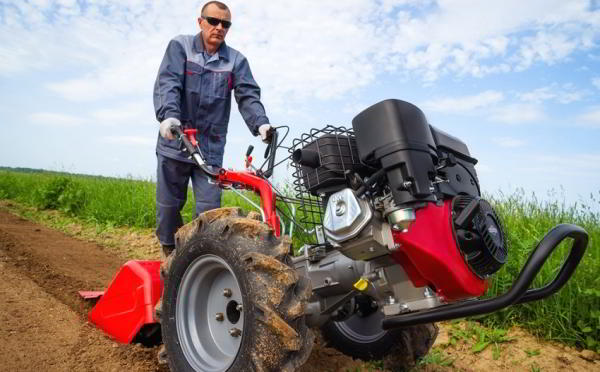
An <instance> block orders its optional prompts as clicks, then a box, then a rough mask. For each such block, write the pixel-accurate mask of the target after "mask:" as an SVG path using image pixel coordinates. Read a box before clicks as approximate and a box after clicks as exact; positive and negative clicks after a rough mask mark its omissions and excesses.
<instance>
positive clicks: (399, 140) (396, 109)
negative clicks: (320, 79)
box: [352, 99, 437, 204]
mask: <svg viewBox="0 0 600 372" xmlns="http://www.w3.org/2000/svg"><path fill="white" fill-rule="evenodd" d="M352 127H353V129H354V133H355V135H356V144H357V147H358V153H359V155H360V159H361V161H363V162H364V163H365V164H368V165H370V166H373V167H376V168H384V169H385V170H386V171H387V172H386V174H387V178H388V181H389V185H390V188H391V189H392V194H393V196H394V200H395V201H396V203H397V204H404V203H410V202H418V201H434V200H435V196H434V195H433V193H432V190H431V185H432V181H434V179H435V175H436V170H435V163H437V152H436V146H435V142H434V139H433V135H432V133H431V129H430V128H429V124H427V119H426V118H425V115H424V114H423V112H422V111H421V110H420V109H419V108H418V107H417V106H415V105H413V104H411V103H408V102H405V101H400V100H397V99H388V100H385V101H381V102H379V103H377V104H375V105H373V106H371V107H369V108H367V109H366V110H364V111H363V112H361V113H360V114H358V115H357V116H356V117H355V118H354V119H353V120H352Z"/></svg>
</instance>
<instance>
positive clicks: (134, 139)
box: [102, 136, 156, 146]
mask: <svg viewBox="0 0 600 372" xmlns="http://www.w3.org/2000/svg"><path fill="white" fill-rule="evenodd" d="M102 141H103V142H106V143H111V144H117V145H139V146H154V145H156V138H148V137H140V136H106V137H102Z"/></svg>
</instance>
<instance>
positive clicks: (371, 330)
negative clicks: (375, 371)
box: [321, 297, 438, 371]
mask: <svg viewBox="0 0 600 372" xmlns="http://www.w3.org/2000/svg"><path fill="white" fill-rule="evenodd" d="M362 300H364V298H363V299H362ZM370 304H371V301H370V300H366V301H361V299H360V297H357V305H358V307H359V311H357V312H356V313H355V314H354V315H352V316H351V317H350V318H348V319H347V320H345V321H341V322H335V321H332V320H330V321H328V322H327V323H325V324H324V325H323V326H322V327H321V333H322V335H323V338H324V340H325V342H326V344H327V346H331V347H333V348H335V349H337V350H339V351H341V352H342V353H344V354H346V355H348V356H351V357H353V358H359V359H362V360H365V361H369V360H382V359H383V361H384V367H385V368H386V369H389V370H392V371H403V370H408V369H410V368H412V367H413V366H414V365H415V364H416V362H417V361H418V360H419V359H421V358H422V357H424V356H425V355H426V354H427V353H428V352H429V349H430V348H431V346H432V345H433V342H434V341H435V339H436V337H437V334H438V328H437V326H436V325H435V324H433V323H430V324H422V325H417V326H412V327H407V328H398V329H391V330H383V329H382V328H381V320H382V319H383V317H384V315H383V313H382V312H381V311H378V310H377V309H373V308H372V307H371V305H370Z"/></svg>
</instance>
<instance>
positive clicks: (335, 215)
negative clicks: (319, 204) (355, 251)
mask: <svg viewBox="0 0 600 372" xmlns="http://www.w3.org/2000/svg"><path fill="white" fill-rule="evenodd" d="M372 217H373V211H372V210H371V208H370V207H369V203H368V201H366V200H365V199H359V198H357V197H356V195H354V192H353V191H352V189H349V188H347V189H343V190H341V191H338V192H336V193H334V194H332V195H331V196H330V197H329V200H328V201H327V207H326V209H325V216H324V217H323V227H324V228H325V235H326V236H327V238H328V240H329V241H330V242H331V243H332V244H334V245H335V243H341V242H343V241H346V240H348V239H352V238H354V237H356V236H357V235H358V234H359V233H360V232H361V230H362V229H364V228H365V226H367V224H368V223H369V221H371V218H372Z"/></svg>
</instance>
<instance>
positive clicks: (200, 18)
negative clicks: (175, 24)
mask: <svg viewBox="0 0 600 372" xmlns="http://www.w3.org/2000/svg"><path fill="white" fill-rule="evenodd" d="M198 27H199V28H200V29H202V17H198Z"/></svg>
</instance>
